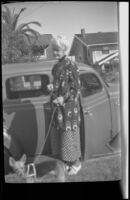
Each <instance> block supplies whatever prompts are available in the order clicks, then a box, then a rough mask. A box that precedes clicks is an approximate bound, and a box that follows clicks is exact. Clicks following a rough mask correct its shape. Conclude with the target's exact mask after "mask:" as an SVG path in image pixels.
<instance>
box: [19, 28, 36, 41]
mask: <svg viewBox="0 0 130 200" xmlns="http://www.w3.org/2000/svg"><path fill="white" fill-rule="evenodd" d="M21 32H22V33H27V34H28V33H30V34H31V35H32V36H35V37H36V38H37V39H38V35H40V34H39V32H37V31H35V30H34V29H31V28H26V29H23V30H22V31H21Z"/></svg>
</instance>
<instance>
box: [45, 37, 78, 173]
mask: <svg viewBox="0 0 130 200" xmlns="http://www.w3.org/2000/svg"><path fill="white" fill-rule="evenodd" d="M52 47H53V52H54V55H55V56H56V58H57V59H58V62H57V63H56V64H55V65H54V67H53V69H52V75H53V85H49V87H48V88H49V89H50V90H52V95H51V102H52V106H53V109H55V108H56V113H55V117H54V123H53V127H54V128H55V131H54V129H52V130H53V131H52V151H53V154H54V155H55V156H56V157H58V158H60V159H61V160H62V161H63V162H64V163H65V164H66V169H67V171H68V174H69V175H72V174H76V173H77V172H78V171H79V170H80V169H81V162H80V157H81V149H80V132H79V131H80V104H79V94H80V80H79V72H78V68H77V66H76V64H75V63H74V62H72V61H70V59H69V58H68V57H67V56H66V51H67V50H68V42H67V41H66V40H65V39H64V38H63V37H61V36H58V37H57V38H53V39H52Z"/></svg>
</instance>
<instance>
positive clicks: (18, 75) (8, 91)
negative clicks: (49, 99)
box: [5, 72, 50, 101]
mask: <svg viewBox="0 0 130 200" xmlns="http://www.w3.org/2000/svg"><path fill="white" fill-rule="evenodd" d="M29 75H30V76H34V75H39V76H46V78H47V79H46V81H47V85H48V84H49V83H50V76H49V74H48V73H46V74H44V73H40V72H39V73H27V74H24V73H23V74H17V75H13V76H10V77H7V78H6V80H5V93H6V97H7V99H8V100H11V101H16V100H18V99H32V98H39V97H41V96H44V97H46V96H48V95H49V91H48V90H47V88H46V92H45V93H46V94H45V93H43V95H38V96H32V95H30V96H26V95H25V97H24V96H23V97H16V98H13V97H11V93H12V95H16V96H17V93H18V92H17V91H14V92H12V91H11V90H10V85H9V79H11V78H15V77H20V76H29ZM41 90H42V86H41V88H40V89H38V90H37V92H41ZM24 92H25V93H27V92H30V93H32V92H35V89H34V90H30V91H28V90H27V91H26V90H25V91H24V90H23V91H19V93H21V94H23V93H24ZM19 95H20V94H18V96H19Z"/></svg>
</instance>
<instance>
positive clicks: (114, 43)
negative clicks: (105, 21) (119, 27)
mask: <svg viewBox="0 0 130 200" xmlns="http://www.w3.org/2000/svg"><path fill="white" fill-rule="evenodd" d="M118 48H119V45H118V32H98V33H85V29H81V33H80V34H75V35H74V38H73V41H72V46H71V48H70V52H69V56H72V57H73V56H75V60H76V61H79V62H83V63H86V64H90V65H95V64H96V63H97V62H98V61H99V60H101V59H103V58H105V57H106V56H108V55H110V54H112V53H114V52H117V51H118Z"/></svg>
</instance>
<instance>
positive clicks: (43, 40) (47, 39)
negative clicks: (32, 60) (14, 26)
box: [31, 34, 55, 60]
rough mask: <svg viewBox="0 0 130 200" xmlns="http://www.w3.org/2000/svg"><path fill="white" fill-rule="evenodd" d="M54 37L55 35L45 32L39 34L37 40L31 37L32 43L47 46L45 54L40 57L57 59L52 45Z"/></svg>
mask: <svg viewBox="0 0 130 200" xmlns="http://www.w3.org/2000/svg"><path fill="white" fill-rule="evenodd" d="M52 37H53V36H52V35H51V34H43V35H39V36H38V39H37V40H36V39H34V38H31V43H32V44H35V45H37V46H43V47H44V48H45V49H44V52H43V55H41V56H40V59H45V60H53V59H55V58H54V56H53V51H52V45H51V39H52Z"/></svg>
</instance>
